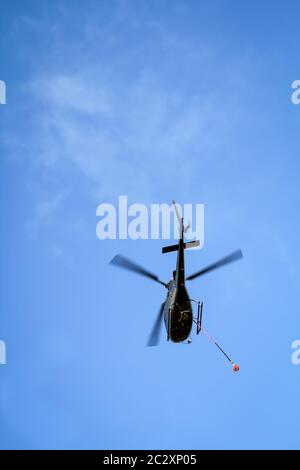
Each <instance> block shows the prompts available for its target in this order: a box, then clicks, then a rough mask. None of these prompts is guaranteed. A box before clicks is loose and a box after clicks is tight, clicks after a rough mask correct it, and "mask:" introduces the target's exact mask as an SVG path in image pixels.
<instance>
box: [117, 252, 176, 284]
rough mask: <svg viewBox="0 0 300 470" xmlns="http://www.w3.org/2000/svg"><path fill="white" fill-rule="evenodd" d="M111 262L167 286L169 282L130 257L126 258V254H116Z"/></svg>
mask: <svg viewBox="0 0 300 470" xmlns="http://www.w3.org/2000/svg"><path fill="white" fill-rule="evenodd" d="M110 264H113V265H114V266H118V267H119V268H123V269H128V271H133V272H135V273H137V274H141V275H142V276H145V277H148V278H150V279H152V280H153V281H155V282H158V283H159V284H162V285H163V286H165V287H167V284H166V283H165V282H163V281H161V280H160V279H159V278H158V276H156V275H155V274H153V273H151V272H150V271H147V269H145V268H143V267H142V266H139V265H138V264H136V263H134V262H133V261H130V259H128V258H125V256H122V255H116V256H115V257H114V258H113V259H112V260H111V261H110Z"/></svg>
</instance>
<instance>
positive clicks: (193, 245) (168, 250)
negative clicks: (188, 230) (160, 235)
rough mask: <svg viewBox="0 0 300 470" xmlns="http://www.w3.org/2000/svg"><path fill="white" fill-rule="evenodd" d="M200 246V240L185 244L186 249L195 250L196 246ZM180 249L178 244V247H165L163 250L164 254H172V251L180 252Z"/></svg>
mask: <svg viewBox="0 0 300 470" xmlns="http://www.w3.org/2000/svg"><path fill="white" fill-rule="evenodd" d="M199 245H200V241H199V240H194V241H192V242H187V243H184V244H183V247H184V249H188V248H195V247H196V246H199ZM178 249H179V244H178V243H177V244H176V245H169V246H164V247H163V248H162V250H161V251H162V253H170V252H171V251H178Z"/></svg>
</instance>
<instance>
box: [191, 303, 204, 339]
mask: <svg viewBox="0 0 300 470" xmlns="http://www.w3.org/2000/svg"><path fill="white" fill-rule="evenodd" d="M191 302H195V303H196V304H197V305H198V311H197V319H196V318H193V321H194V323H195V324H196V326H197V330H196V331H197V335H198V334H199V333H200V331H201V330H202V312H203V302H198V301H197V300H191Z"/></svg>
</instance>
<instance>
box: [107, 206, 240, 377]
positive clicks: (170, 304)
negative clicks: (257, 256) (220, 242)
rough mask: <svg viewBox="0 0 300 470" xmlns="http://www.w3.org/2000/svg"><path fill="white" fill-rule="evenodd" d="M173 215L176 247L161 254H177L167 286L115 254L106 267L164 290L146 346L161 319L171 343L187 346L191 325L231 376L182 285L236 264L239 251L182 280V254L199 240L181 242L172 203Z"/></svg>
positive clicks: (154, 336)
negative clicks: (211, 346) (142, 278)
mask: <svg viewBox="0 0 300 470" xmlns="http://www.w3.org/2000/svg"><path fill="white" fill-rule="evenodd" d="M173 204H174V208H175V212H176V215H177V218H178V222H179V240H178V244H176V245H171V246H166V247H163V248H162V253H169V252H172V251H177V264H176V270H175V271H173V278H172V279H171V280H170V282H168V283H165V282H163V281H161V280H160V279H159V277H158V276H156V275H155V274H153V273H151V272H150V271H148V270H146V269H144V268H143V267H141V266H139V265H138V264H136V263H134V262H133V261H130V260H129V259H128V258H125V257H124V256H122V255H120V254H118V255H116V256H115V257H114V258H113V259H112V260H111V261H110V264H112V265H115V266H118V267H121V268H124V269H128V270H129V271H133V272H135V273H137V274H140V275H142V276H145V277H148V278H150V279H152V280H153V281H156V282H158V283H159V284H161V285H163V286H164V287H165V288H166V289H167V290H168V294H167V298H166V300H165V302H163V303H162V304H161V307H160V309H159V312H158V315H157V318H156V320H155V323H154V325H153V328H152V331H151V333H150V336H149V340H148V343H147V346H156V345H157V344H158V341H159V334H160V330H161V323H162V318H164V323H165V327H166V330H167V339H168V341H169V340H170V341H172V342H174V343H191V342H192V340H191V339H190V333H191V330H192V326H193V322H194V323H195V324H196V332H197V335H198V334H199V333H200V331H203V332H204V333H205V334H206V335H207V336H208V338H209V340H210V341H212V342H213V343H214V344H215V345H216V346H217V347H218V348H219V350H220V351H221V352H222V353H223V354H224V356H225V357H226V358H227V359H228V360H229V361H230V363H231V364H232V366H233V370H234V371H235V372H237V371H239V367H238V366H237V365H236V364H234V362H233V361H232V360H231V359H230V357H229V356H228V355H227V354H226V353H225V351H224V350H223V349H222V348H221V347H220V346H219V345H218V343H217V342H216V341H215V340H214V338H212V337H211V336H210V335H208V333H207V332H205V331H204V329H203V328H202V310H203V302H198V301H196V300H193V299H191V298H190V297H189V294H188V292H187V289H186V286H185V281H191V280H192V279H195V278H197V277H199V276H202V275H203V274H206V273H208V272H210V271H213V270H214V269H217V268H220V267H222V266H225V265H226V264H229V263H232V262H233V261H237V260H238V259H241V258H242V257H243V255H242V252H241V250H237V251H235V252H233V253H231V254H230V255H228V256H226V257H224V258H222V259H220V260H219V261H217V262H215V263H213V264H210V265H209V266H206V267H205V268H203V269H201V270H200V271H197V272H195V273H193V274H191V275H190V276H188V277H185V268H184V250H185V249H187V248H193V247H196V246H199V240H195V241H191V242H185V241H184V233H185V232H186V231H187V229H188V227H184V221H183V218H182V217H180V214H179V211H178V208H177V206H176V203H175V201H173ZM192 302H194V303H196V304H197V306H198V308H197V318H194V317H193V309H192Z"/></svg>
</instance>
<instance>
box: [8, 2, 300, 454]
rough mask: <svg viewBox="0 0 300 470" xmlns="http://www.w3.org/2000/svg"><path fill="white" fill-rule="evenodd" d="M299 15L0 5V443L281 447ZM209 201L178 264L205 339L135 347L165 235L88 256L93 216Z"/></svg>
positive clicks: (120, 5)
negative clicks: (199, 243)
mask: <svg viewBox="0 0 300 470" xmlns="http://www.w3.org/2000/svg"><path fill="white" fill-rule="evenodd" d="M299 15H300V7H299V3H298V2H296V1H290V2H289V3H288V4H286V3H285V2H272V1H267V0H264V1H262V2H258V1H252V2H249V1H248V2H239V1H236V0H235V1H234V0H230V1H229V0H228V1H226V2H225V1H220V0H218V1H210V2H206V1H192V0H190V1H188V2H186V1H177V0H174V1H161V0H160V1H158V0H151V1H145V0H143V1H128V0H125V1H92V0H88V1H86V2H79V1H73V2H72V8H71V6H70V2H67V1H66V0H64V1H56V0H55V1H52V2H46V1H43V0H42V1H39V2H36V1H30V0H27V1H16V0H15V1H5V0H3V1H2V2H1V6H0V34H1V48H0V64H1V67H0V79H1V80H5V82H6V85H7V104H6V105H5V106H0V154H1V215H2V225H1V244H0V246H1V259H2V263H1V296H0V298H1V316H0V339H2V340H5V342H6V344H7V365H6V366H1V368H0V381H1V387H0V414H1V420H0V447H1V448H26V449H30V448H38V449H42V448H99V449H101V448H104V449H105V448H109V449H116V448H121V449H127V448H129V449H130V448H136V449H139V448H141V449H143V448H148V449H155V448H170V449H215V448H217V449H229V448H238V449H239V448H299V440H300V428H299V422H300V409H299V392H300V390H299V384H300V381H299V374H300V366H298V367H296V366H294V365H292V363H291V354H292V350H291V343H292V341H294V340H295V339H299V338H300V319H299V308H298V297H299V296H298V291H299V288H298V277H299V262H300V259H299V258H300V257H299V248H298V241H299V215H298V214H299V202H300V201H299V176H298V175H299V169H300V168H299V126H300V106H295V105H292V103H291V92H292V90H291V84H292V82H293V81H294V80H297V79H300V76H299V61H298V60H297V58H298V55H299V50H298V49H299V47H298V44H299ZM121 194H126V195H128V198H129V202H141V203H145V204H150V203H160V202H171V200H172V199H173V198H175V199H176V200H178V201H179V202H182V203H203V204H205V246H204V248H203V250H201V251H193V252H189V253H187V257H186V270H187V271H188V272H193V271H195V270H197V269H198V268H200V267H201V266H204V265H205V264H206V263H209V262H210V261H214V260H215V259H217V258H219V257H221V256H223V255H226V254H227V253H229V252H231V251H233V250H234V249H236V248H242V250H243V252H244V260H243V261H242V262H240V263H236V264H234V265H232V266H230V267H227V268H224V269H223V270H219V271H218V272H215V273H214V274H209V275H207V276H206V277H203V278H201V279H199V280H195V281H193V283H191V285H190V287H189V291H190V294H191V296H192V297H194V298H199V299H202V300H203V301H204V323H205V327H206V328H207V330H208V331H210V332H211V333H212V334H213V335H214V336H215V337H216V338H217V339H218V340H219V342H220V343H221V344H222V345H223V346H224V348H225V349H226V350H228V352H229V353H230V354H231V355H232V356H233V358H234V359H235V360H236V362H238V363H239V364H240V366H241V372H240V374H233V373H232V372H231V370H230V367H228V365H227V363H226V361H224V359H223V357H222V356H221V355H220V354H219V353H218V351H217V350H216V349H214V347H213V346H212V345H211V344H210V343H209V342H208V341H207V339H206V338H205V337H204V336H200V337H197V338H195V337H194V341H193V344H192V345H191V346H189V347H188V346H185V345H172V344H167V343H166V342H165V341H162V344H161V346H160V347H159V348H156V349H153V348H150V349H147V348H146V347H145V343H146V340H147V335H148V333H149V331H150V328H151V326H152V322H153V320H154V317H155V315H156V312H157V310H158V307H159V304H160V303H161V302H162V300H163V296H164V291H163V290H162V289H161V288H160V286H157V285H155V284H153V285H152V284H151V282H150V281H147V280H144V279H143V278H139V277H137V276H134V275H133V274H130V273H128V274H127V273H125V272H123V271H118V270H116V269H113V268H110V267H108V262H109V260H110V259H111V258H112V257H113V256H114V255H115V254H116V253H118V252H122V253H123V254H126V255H127V256H130V257H132V258H133V259H135V260H136V261H138V262H140V263H141V264H144V265H145V266H148V268H149V269H150V270H152V271H154V272H157V273H158V274H159V275H160V276H161V278H163V279H165V280H168V278H169V276H170V272H171V271H172V269H173V265H174V263H175V255H174V254H168V255H165V256H162V255H161V254H160V252H161V246H162V245H163V244H164V243H163V242H162V241H159V240H158V241H150V240H149V241H145V240H139V241H135V242H134V241H130V240H125V241H112V240H111V241H100V240H98V239H97V238H96V234H95V231H96V224H97V218H96V215H95V214H96V208H97V206H98V204H100V203H101V202H111V203H116V202H117V199H118V196H119V195H121Z"/></svg>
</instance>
